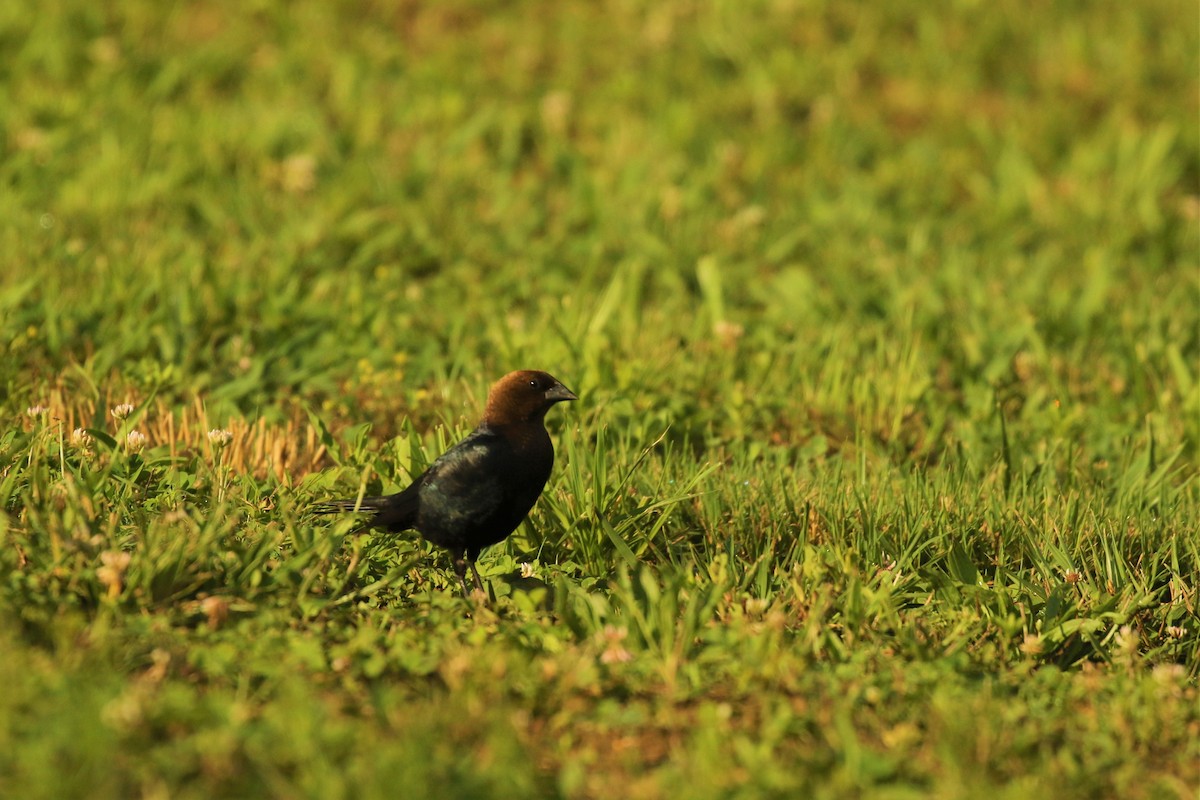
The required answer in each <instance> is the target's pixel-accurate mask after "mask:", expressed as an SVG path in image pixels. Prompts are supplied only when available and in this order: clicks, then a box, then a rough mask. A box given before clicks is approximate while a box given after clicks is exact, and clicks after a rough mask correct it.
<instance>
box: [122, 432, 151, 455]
mask: <svg viewBox="0 0 1200 800" xmlns="http://www.w3.org/2000/svg"><path fill="white" fill-rule="evenodd" d="M145 446H146V435H145V434H144V433H142V432H140V431H130V432H129V435H128V436H126V437H125V447H126V448H127V449H128V450H129V452H131V453H137V452H139V451H141V449H142V448H143V447H145Z"/></svg>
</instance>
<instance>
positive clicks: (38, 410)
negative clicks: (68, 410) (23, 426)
mask: <svg viewBox="0 0 1200 800" xmlns="http://www.w3.org/2000/svg"><path fill="white" fill-rule="evenodd" d="M49 410H50V409H48V408H46V407H45V406H44V405H41V404H38V405H34V406H30V407H29V408H27V409H25V413H26V414H27V415H28V416H31V417H40V416H42V415H43V414H45V413H46V412H47V411H49Z"/></svg>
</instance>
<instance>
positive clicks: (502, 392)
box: [483, 369, 578, 425]
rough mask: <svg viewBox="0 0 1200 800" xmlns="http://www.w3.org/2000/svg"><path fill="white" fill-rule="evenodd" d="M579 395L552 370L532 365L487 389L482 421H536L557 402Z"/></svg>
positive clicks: (496, 422)
mask: <svg viewBox="0 0 1200 800" xmlns="http://www.w3.org/2000/svg"><path fill="white" fill-rule="evenodd" d="M577 399H578V398H577V397H576V396H575V393H574V392H572V391H571V390H570V389H568V388H567V387H565V386H563V385H562V384H561V383H560V382H559V381H558V379H557V378H555V377H554V376H553V375H550V374H549V373H546V372H539V371H538V370H532V369H523V370H519V371H517V372H510V373H508V374H507V375H505V376H504V377H503V378H501V379H500V380H498V381H496V383H495V384H493V385H492V389H491V391H489V392H488V399H487V409H486V410H485V411H484V412H483V421H484V422H485V423H487V424H488V425H512V424H515V423H519V422H537V421H541V420H542V419H543V418H544V417H545V416H546V412H547V411H549V410H550V406H552V405H554V404H555V403H561V402H563V401H564V400H577Z"/></svg>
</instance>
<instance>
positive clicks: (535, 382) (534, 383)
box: [529, 380, 538, 389]
mask: <svg viewBox="0 0 1200 800" xmlns="http://www.w3.org/2000/svg"><path fill="white" fill-rule="evenodd" d="M529 385H530V386H532V387H533V388H535V389H536V388H538V385H537V380H532V381H530V382H529Z"/></svg>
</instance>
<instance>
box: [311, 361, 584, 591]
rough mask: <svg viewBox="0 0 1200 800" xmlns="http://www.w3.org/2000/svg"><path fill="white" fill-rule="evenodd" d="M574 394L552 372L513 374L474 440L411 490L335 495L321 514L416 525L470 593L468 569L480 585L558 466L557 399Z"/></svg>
mask: <svg viewBox="0 0 1200 800" xmlns="http://www.w3.org/2000/svg"><path fill="white" fill-rule="evenodd" d="M575 399H577V398H576V397H575V394H574V393H573V392H572V391H571V390H570V389H568V388H567V387H565V386H563V385H562V384H561V383H559V382H558V380H557V379H556V378H554V377H553V376H551V375H548V374H547V373H545V372H538V371H535V370H521V371H518V372H510V373H509V374H507V375H505V376H504V377H503V378H501V379H500V380H499V381H497V382H496V384H495V385H494V386H492V388H491V391H489V392H488V399H487V408H486V409H485V410H484V412H483V420H482V421H481V422H480V423H479V426H478V427H476V428H475V430H474V431H472V432H471V433H470V434H469V435H468V436H467V438H465V439H463V440H462V441H461V442H459V443H458V444H456V445H454V446H453V447H451V448H450V449H449V450H447V451H446V452H445V453H443V454H442V455H441V456H439V457H438V459H437V460H436V461H434V462H433V463H432V464H430V465H429V469H427V470H425V472H423V473H421V475H420V476H418V477H417V479H416V480H414V481H413V482H412V484H411V485H409V487H408V488H406V489H405V490H404V491H402V492H399V493H398V494H391V495H387V496H386V497H365V498H363V499H361V500H336V501H333V502H331V503H326V504H324V505H322V506H319V507H318V508H317V509H316V510H317V511H318V512H320V513H333V512H337V511H370V512H374V516H372V517H371V519H370V520H369V521H368V522H367V527H371V528H382V529H384V530H388V531H393V532H399V531H404V530H409V529H416V530H417V531H419V532H420V533H421V535H422V536H424V537H425V538H426V539H428V540H429V541H431V542H433V543H434V544H436V545H438V546H440V547H444V548H446V549H447V550H449V551H450V552H451V554H452V555H453V556H454V572H455V573H456V574H457V575H458V578H459V580H460V581H461V582H462V588H463V594H464V595H467V594H468V590H467V567H468V566H469V567H470V568H471V572H472V573H473V574H474V577H475V585H476V587H478V588H479V589H480V590H481V591H482V590H483V581H481V580H480V579H479V571H478V570H477V569H475V559H476V558H478V557H479V551H480V550H482V549H483V548H485V547H487V546H488V545H490V544H495V543H496V542H499V541H501V540H503V539H505V538H507V537H508V535H509V534H510V533H512V532H513V531H514V530H516V529H517V526H518V525H520V524H521V520H523V519H525V516H526V515H527V514H528V513H529V510H530V509H531V508H533V504H534V503H535V502H536V501H537V499H538V497H539V496H540V495H541V493H542V488H543V487H544V486H545V485H546V480H547V479H548V478H549V477H550V468H551V467H553V466H554V445H553V444H551V443H550V434H549V433H547V432H546V426H545V424H544V421H545V417H546V412H547V411H549V410H550V407H551V406H552V405H554V404H555V403H559V402H562V401H564V400H575Z"/></svg>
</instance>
